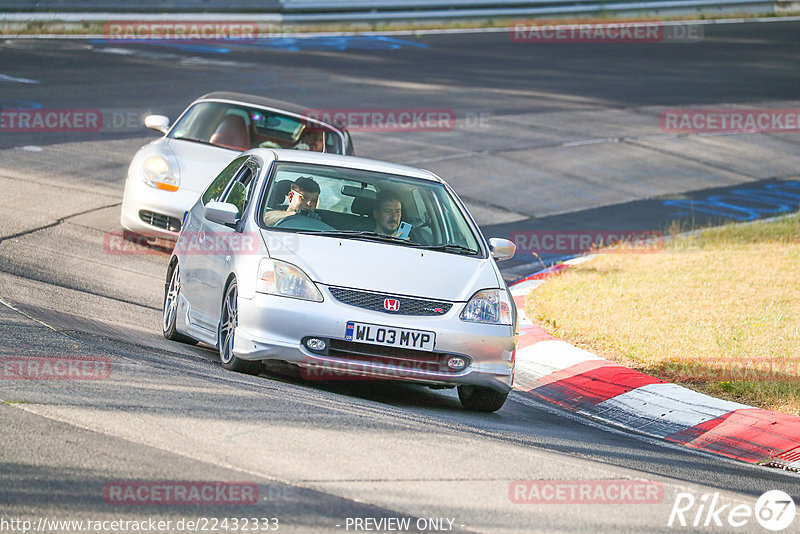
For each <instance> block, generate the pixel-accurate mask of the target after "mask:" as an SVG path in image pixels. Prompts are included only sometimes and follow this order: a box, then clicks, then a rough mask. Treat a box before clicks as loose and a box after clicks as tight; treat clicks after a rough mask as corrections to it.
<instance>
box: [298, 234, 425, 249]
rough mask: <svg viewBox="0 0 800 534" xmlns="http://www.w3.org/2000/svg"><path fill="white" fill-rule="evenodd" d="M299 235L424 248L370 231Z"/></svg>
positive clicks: (406, 240) (404, 240) (411, 242)
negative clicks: (355, 239) (363, 240)
mask: <svg viewBox="0 0 800 534" xmlns="http://www.w3.org/2000/svg"><path fill="white" fill-rule="evenodd" d="M297 233H298V234H308V235H321V236H325V237H343V238H358V239H370V240H373V241H384V242H386V243H396V244H398V245H406V246H409V247H421V246H423V245H420V244H419V243H415V242H414V241H409V240H408V239H400V238H399V237H393V236H390V235H384V234H379V233H378V232H372V231H369V230H320V231H314V230H302V231H299V232H297Z"/></svg>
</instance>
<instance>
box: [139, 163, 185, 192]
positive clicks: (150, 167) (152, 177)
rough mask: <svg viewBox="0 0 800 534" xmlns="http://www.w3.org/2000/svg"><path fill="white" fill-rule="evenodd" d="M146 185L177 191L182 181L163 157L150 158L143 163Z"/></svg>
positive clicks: (143, 176) (143, 175)
mask: <svg viewBox="0 0 800 534" xmlns="http://www.w3.org/2000/svg"><path fill="white" fill-rule="evenodd" d="M142 178H143V179H144V183H146V184H147V185H149V186H150V187H155V188H156V189H163V190H164V191H177V190H178V186H180V184H181V179H180V178H178V176H177V175H176V174H175V173H174V172H173V170H172V168H171V167H170V165H169V162H168V161H167V160H166V159H164V158H162V157H161V156H150V157H149V158H147V159H146V160H144V163H142Z"/></svg>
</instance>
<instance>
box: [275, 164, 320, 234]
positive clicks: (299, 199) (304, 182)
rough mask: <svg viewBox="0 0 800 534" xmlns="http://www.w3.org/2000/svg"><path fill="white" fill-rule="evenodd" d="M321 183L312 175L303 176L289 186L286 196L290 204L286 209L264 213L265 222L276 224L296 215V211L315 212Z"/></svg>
mask: <svg viewBox="0 0 800 534" xmlns="http://www.w3.org/2000/svg"><path fill="white" fill-rule="evenodd" d="M319 192H320V189H319V184H318V183H317V182H315V181H314V179H313V178H311V177H310V176H301V177H299V178H298V179H297V180H295V181H294V183H293V184H292V185H291V187H290V188H289V193H288V194H287V195H286V198H288V199H289V205H288V206H287V208H286V210H273V211H268V212H267V213H265V214H264V224H266V225H268V226H275V225H276V224H278V222H280V221H281V220H283V219H285V218H286V217H289V216H290V215H294V214H295V213H297V212H299V211H301V210H306V211H308V212H311V213H313V212H314V210H315V209H317V202H318V201H319Z"/></svg>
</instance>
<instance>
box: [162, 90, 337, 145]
mask: <svg viewBox="0 0 800 534" xmlns="http://www.w3.org/2000/svg"><path fill="white" fill-rule="evenodd" d="M169 137H171V138H173V139H185V140H187V141H197V142H200V143H208V144H212V145H216V146H220V147H224V148H231V149H234V150H249V149H251V148H258V147H261V148H289V149H292V148H293V149H297V150H312V151H316V152H330V153H333V154H341V153H342V138H341V136H340V135H339V134H338V133H336V132H335V131H334V130H331V129H329V128H326V127H324V126H323V125H321V124H318V123H315V122H313V121H311V120H310V119H303V118H299V117H293V116H290V115H285V114H281V113H277V112H275V111H270V110H267V109H263V108H257V107H249V106H242V105H238V104H227V103H224V102H200V103H198V104H195V105H194V106H192V107H191V109H189V111H187V112H186V113H185V114H184V116H183V117H182V118H181V120H180V121H178V123H177V124H176V125H175V127H174V128H173V129H172V131H171V132H170V134H169Z"/></svg>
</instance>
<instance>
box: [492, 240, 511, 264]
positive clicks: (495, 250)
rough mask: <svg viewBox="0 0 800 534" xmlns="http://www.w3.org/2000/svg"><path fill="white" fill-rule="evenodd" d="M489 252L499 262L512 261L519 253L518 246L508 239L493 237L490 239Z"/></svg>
mask: <svg viewBox="0 0 800 534" xmlns="http://www.w3.org/2000/svg"><path fill="white" fill-rule="evenodd" d="M489 250H490V251H491V253H492V257H493V258H494V259H496V260H497V261H504V260H510V259H511V258H513V257H514V253H515V252H516V251H517V245H515V244H514V243H513V242H511V241H509V240H508V239H501V238H499V237H493V238H491V239H489Z"/></svg>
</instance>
